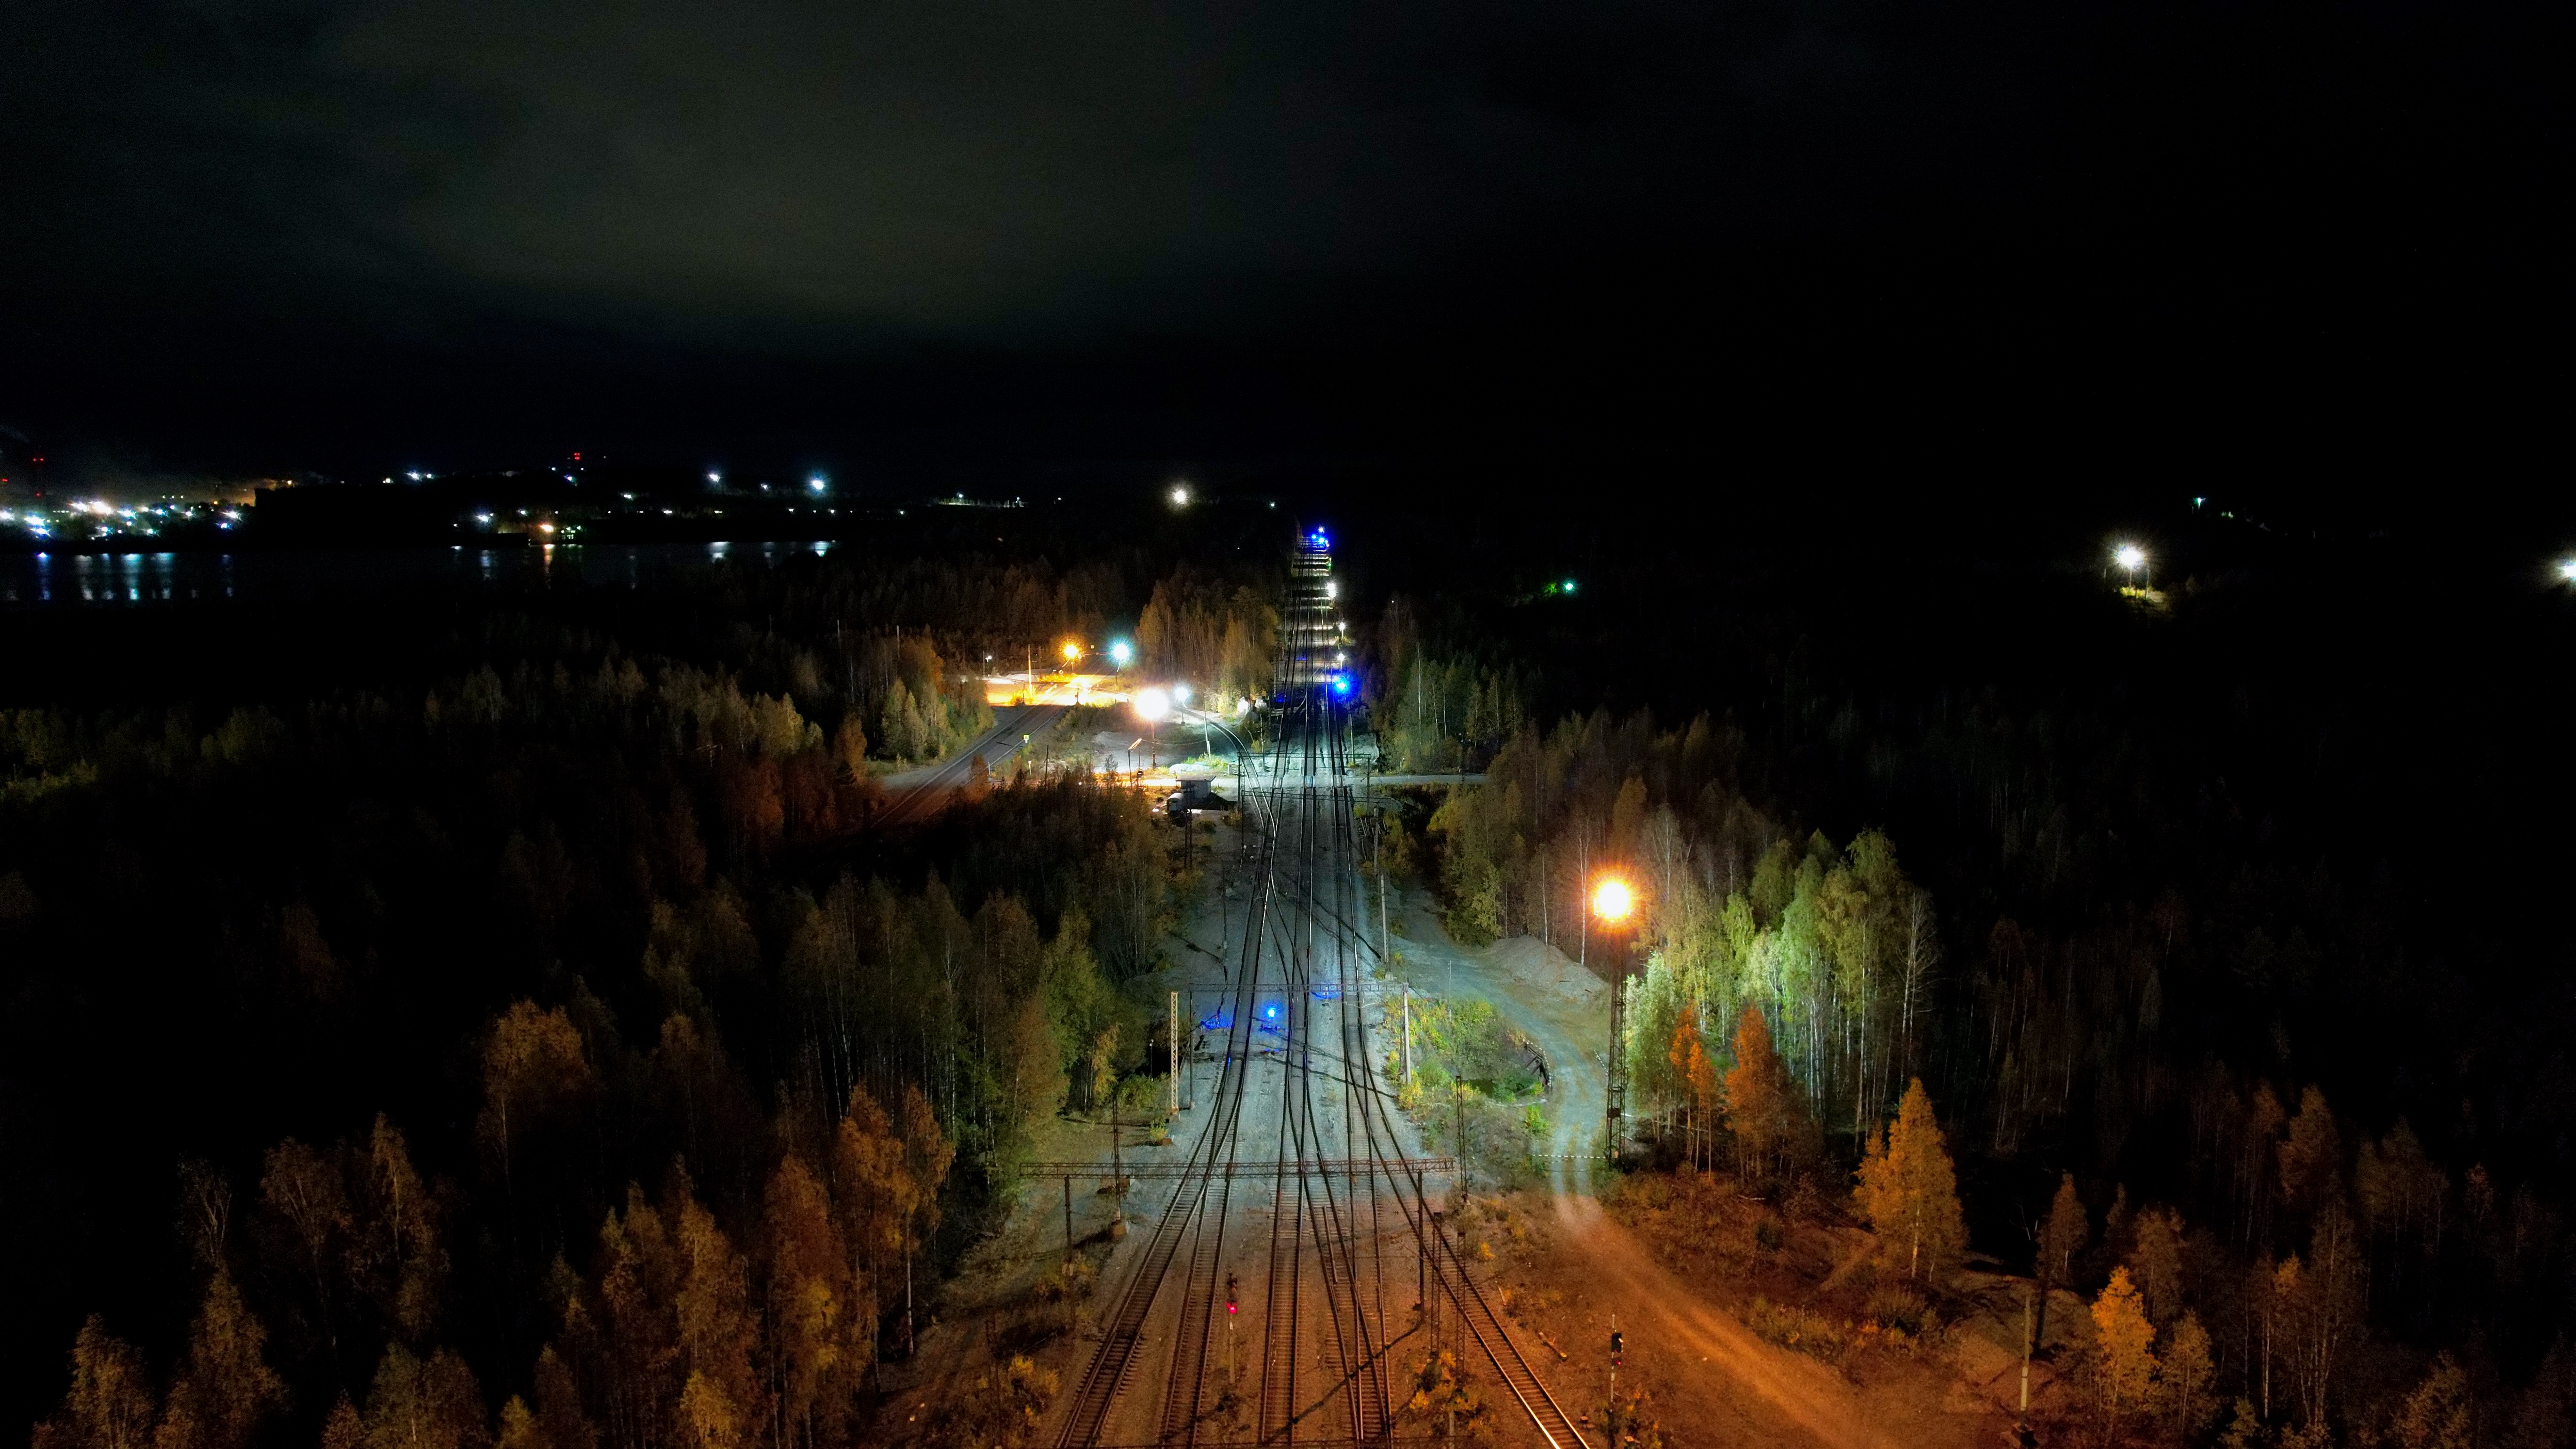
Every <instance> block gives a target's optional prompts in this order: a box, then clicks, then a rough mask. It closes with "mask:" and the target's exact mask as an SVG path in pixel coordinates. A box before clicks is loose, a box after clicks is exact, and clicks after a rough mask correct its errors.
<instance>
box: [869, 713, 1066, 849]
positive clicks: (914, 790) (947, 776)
mask: <svg viewBox="0 0 2576 1449" xmlns="http://www.w3.org/2000/svg"><path fill="white" fill-rule="evenodd" d="M1063 714H1064V706H1063V705H1060V704H1028V705H1014V706H1009V707H1005V708H1001V709H996V710H994V711H993V727H992V728H991V729H988V730H986V731H984V732H983V733H982V734H980V735H977V736H976V737H975V739H974V741H973V742H972V743H970V744H968V745H967V746H966V748H964V749H962V750H959V751H958V752H957V753H956V754H954V755H952V756H950V757H949V758H948V759H946V760H943V761H941V762H940V763H939V764H937V765H933V766H930V767H928V768H926V769H920V770H908V771H906V772H904V773H903V774H900V775H894V776H890V777H888V779H887V781H886V790H887V805H886V809H885V812H884V813H883V814H881V815H879V816H877V818H876V824H877V825H878V826H879V827H885V826H891V825H909V824H911V823H913V822H915V821H919V820H927V819H929V818H930V817H931V816H933V815H936V814H938V813H939V809H940V807H941V806H943V805H945V804H947V803H948V800H949V797H950V796H952V795H954V794H956V792H957V791H959V790H961V789H964V788H965V785H966V782H967V780H968V779H969V778H970V777H972V775H973V774H974V762H975V761H977V760H979V759H980V760H982V761H983V762H984V768H985V769H987V770H989V771H991V772H992V773H993V775H994V776H995V777H996V778H999V777H1001V776H1003V775H1005V774H1007V773H1009V766H1010V763H1011V757H1012V756H1014V755H1016V754H1018V753H1019V752H1020V746H1021V738H1020V737H1021V736H1023V735H1031V736H1034V735H1039V734H1043V733H1045V732H1046V731H1047V730H1050V729H1053V728H1054V727H1055V722H1056V720H1057V719H1059V718H1060V717H1062V716H1063Z"/></svg>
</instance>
